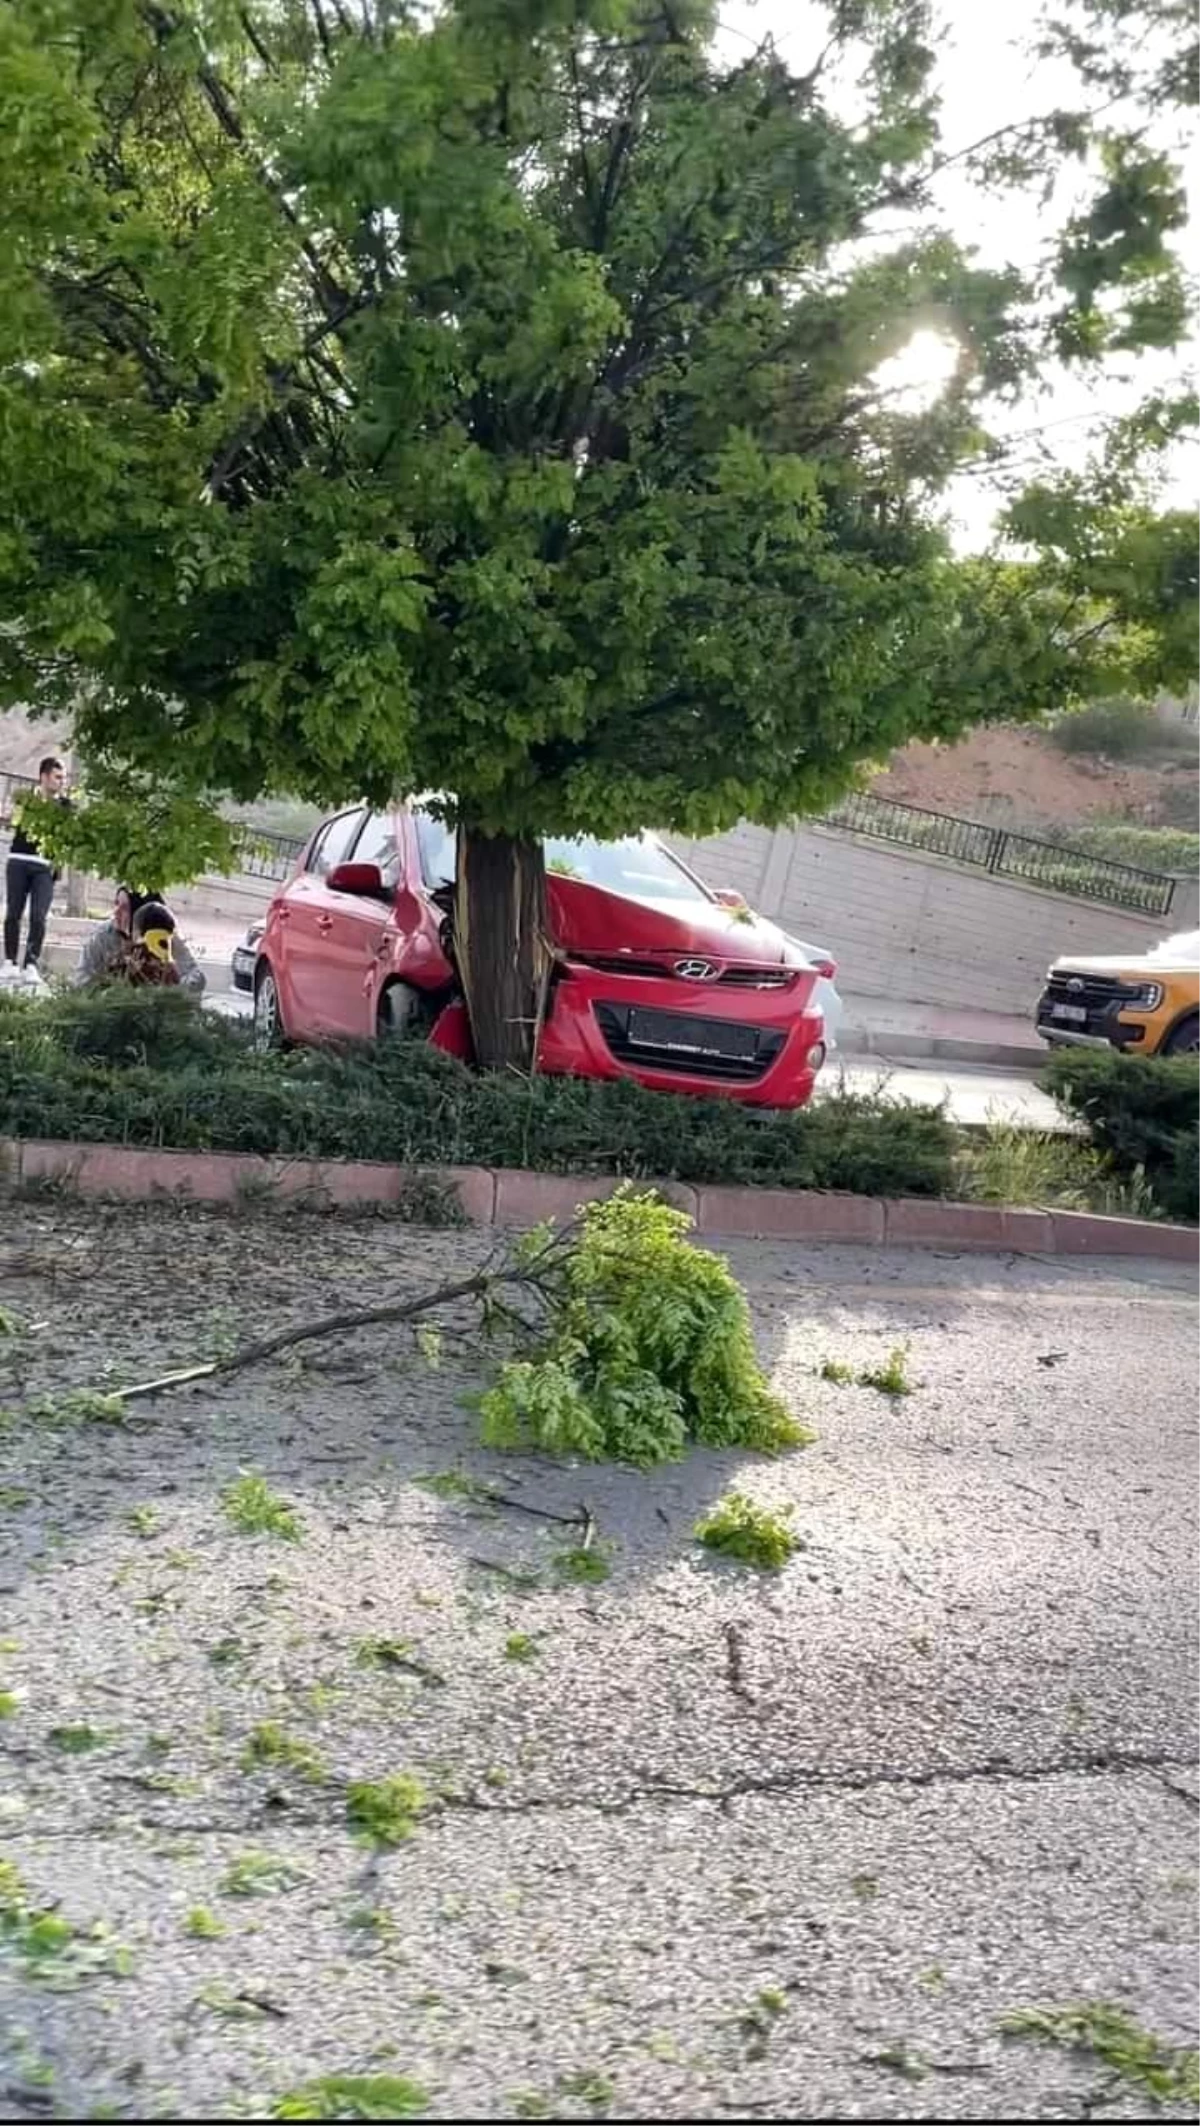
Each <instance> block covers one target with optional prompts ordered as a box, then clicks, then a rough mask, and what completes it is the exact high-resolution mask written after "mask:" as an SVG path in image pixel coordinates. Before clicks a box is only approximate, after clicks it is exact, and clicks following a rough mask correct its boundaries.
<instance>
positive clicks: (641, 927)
mask: <svg viewBox="0 0 1200 2126" xmlns="http://www.w3.org/2000/svg"><path fill="white" fill-rule="evenodd" d="M454 864H455V854H454V831H453V829H452V828H449V827H447V826H445V825H444V824H443V823H442V822H441V821H440V820H439V819H437V818H436V817H435V815H434V814H433V813H432V812H429V811H426V810H424V809H422V808H421V807H419V806H412V807H409V806H406V807H403V808H401V809H400V810H398V811H396V812H392V813H371V812H367V811H366V810H365V809H364V808H363V807H362V806H359V807H357V808H355V809H354V810H351V811H347V812H339V813H338V814H337V815H336V816H335V817H334V818H333V819H329V820H326V821H325V822H324V824H323V825H322V826H320V827H318V828H317V830H316V832H315V834H314V835H313V836H312V838H311V840H310V841H309V842H308V844H307V846H306V848H305V850H304V852H303V854H302V856H301V857H300V859H299V862H298V864H297V867H296V870H295V872H294V873H293V875H292V877H291V878H290V879H289V880H288V882H287V884H286V885H285V886H283V887H281V889H280V891H279V892H278V893H277V894H276V896H275V899H274V900H273V901H272V903H271V906H270V909H269V911H268V914H267V922H266V928H265V930H264V932H263V935H262V939H261V942H260V944H259V947H258V958H257V961H256V964H255V969H254V1012H255V1021H256V1024H257V1026H258V1029H259V1035H260V1038H261V1039H262V1040H263V1041H264V1042H271V1041H276V1040H280V1039H285V1040H291V1041H313V1040H331V1039H348V1038H358V1039H365V1038H368V1037H370V1036H372V1035H375V1034H379V1033H385V1032H393V1031H399V1030H400V1029H401V1028H403V1027H405V1026H407V1025H409V1024H410V1023H411V1022H413V1021H414V1020H418V1021H419V1020H424V1022H425V1023H426V1024H427V1025H428V1026H429V1027H430V1030H431V1039H432V1040H433V1041H434V1043H435V1044H436V1045H437V1046H439V1047H442V1048H446V1049H449V1050H450V1051H451V1052H452V1053H455V1054H463V1053H465V1052H466V1050H467V1047H468V1042H467V1034H466V1023H465V1014H464V1011H463V1006H462V1003H461V1001H460V1000H459V998H458V996H457V992H456V989H455V983H454V972H453V968H452V966H451V963H450V961H449V959H448V958H447V955H446V951H445V949H444V943H443V923H444V915H443V912H442V909H440V908H439V906H438V904H437V901H436V899H435V897H434V896H435V895H436V894H437V893H438V892H439V889H440V890H441V891H443V892H444V889H445V888H446V887H447V886H448V885H449V884H450V883H451V882H452V881H453V878H454ZM546 864H547V871H548V874H549V876H548V880H547V887H548V899H549V910H550V920H551V924H552V926H553V934H554V938H555V941H556V943H557V945H558V947H559V951H560V953H561V959H560V960H559V962H558V964H557V966H556V970H555V977H554V981H553V984H552V989H551V995H550V1002H549V1007H548V1010H547V1014H546V1021H545V1025H544V1027H543V1029H542V1036H541V1044H540V1047H539V1051H538V1067H539V1069H541V1070H544V1071H561V1072H567V1073H572V1074H574V1075H575V1076H578V1077H590V1078H636V1079H637V1080H638V1082H639V1083H640V1084H642V1085H647V1086H650V1087H652V1088H654V1089H655V1090H657V1091H669V1092H690V1093H710V1094H711V1093H724V1094H726V1095H728V1096H729V1097H730V1098H733V1099H737V1100H745V1101H752V1102H754V1103H756V1104H758V1105H761V1106H769V1107H799V1106H800V1105H801V1104H802V1103H803V1102H804V1101H805V1100H807V1099H808V1098H809V1096H810V1094H811V1093H812V1089H813V1084H814V1081H815V1079H816V1074H817V1072H818V1070H819V1069H820V1067H821V1065H822V1063H823V1062H824V1060H825V1043H824V1026H823V1020H822V1017H821V1012H820V1008H819V1006H817V1005H815V1004H814V1002H813V992H814V988H815V985H816V982H817V978H818V974H819V973H822V972H826V971H827V972H830V973H832V971H833V970H832V969H828V970H826V969H818V968H816V967H814V966H813V965H812V963H811V962H810V961H809V960H807V959H806V958H805V957H804V956H803V954H802V953H800V952H798V951H797V950H796V948H795V947H794V946H792V945H790V944H789V942H788V941H787V939H785V938H784V936H783V934H782V933H781V932H780V931H778V930H777V929H776V928H775V926H774V925H773V924H772V923H767V922H764V921H762V920H761V918H759V917H758V916H755V915H751V914H750V912H749V910H748V909H747V908H745V906H744V905H743V904H742V903H741V901H740V899H739V897H738V896H737V895H726V896H719V895H717V894H714V893H711V892H710V891H709V889H708V888H707V887H706V886H703V885H701V883H700V881H699V880H698V879H697V878H694V877H693V875H692V873H691V872H690V871H689V870H688V869H687V867H686V865H684V864H681V863H680V862H679V860H678V859H677V858H676V857H674V856H672V855H671V853H670V851H669V850H668V849H666V848H664V847H663V845H662V843H661V842H659V841H657V840H656V839H655V837H654V836H653V835H651V834H642V835H633V836H630V837H628V838H627V839H626V840H624V841H618V842H597V841H590V840H578V841H550V842H547V843H546Z"/></svg>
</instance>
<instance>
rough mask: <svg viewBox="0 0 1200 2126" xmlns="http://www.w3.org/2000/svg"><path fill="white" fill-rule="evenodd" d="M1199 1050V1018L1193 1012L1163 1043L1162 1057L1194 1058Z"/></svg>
mask: <svg viewBox="0 0 1200 2126" xmlns="http://www.w3.org/2000/svg"><path fill="white" fill-rule="evenodd" d="M1197 1050H1200V1017H1198V1016H1197V1014H1196V1013H1195V1012H1193V1013H1192V1015H1191V1017H1190V1019H1183V1020H1181V1021H1180V1024H1179V1025H1178V1026H1177V1027H1176V1028H1175V1031H1174V1033H1172V1034H1171V1035H1170V1036H1169V1037H1168V1039H1167V1040H1166V1041H1164V1043H1163V1054H1164V1056H1194V1055H1195V1054H1196V1052H1197Z"/></svg>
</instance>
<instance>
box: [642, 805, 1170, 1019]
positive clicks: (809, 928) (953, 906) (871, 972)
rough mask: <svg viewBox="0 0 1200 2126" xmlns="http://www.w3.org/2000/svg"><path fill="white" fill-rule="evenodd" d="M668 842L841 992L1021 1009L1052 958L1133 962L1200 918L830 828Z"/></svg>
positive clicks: (748, 830) (743, 831) (748, 831)
mask: <svg viewBox="0 0 1200 2126" xmlns="http://www.w3.org/2000/svg"><path fill="white" fill-rule="evenodd" d="M672 846H673V847H675V848H676V849H677V850H678V852H679V854H680V855H681V856H682V857H684V859H685V860H686V861H687V862H688V863H690V864H691V866H692V868H693V869H694V870H696V871H698V872H699V873H700V875H701V877H702V878H704V879H706V880H707V881H708V883H709V884H710V885H713V886H736V887H737V888H738V889H739V891H740V892H742V893H744V894H745V896H746V899H747V900H748V901H749V902H750V903H751V904H752V906H754V907H756V908H758V909H760V910H761V912H762V913H763V914H764V915H768V916H771V917H772V918H773V919H774V920H775V921H776V922H778V923H781V924H782V925H783V926H784V928H785V929H787V930H790V931H791V932H792V933H793V935H795V936H797V937H800V938H804V939H806V940H807V941H808V942H809V943H812V944H816V945H824V946H826V947H828V949H829V951H830V952H831V953H832V954H833V957H834V958H835V959H836V961H837V963H838V983H839V987H840V988H841V989H842V990H843V991H844V992H845V993H846V994H847V995H850V996H869V997H870V996H873V997H896V998H902V999H903V1000H904V1001H905V1002H907V1003H918V1004H946V1005H957V1006H962V1007H965V1008H969V1009H975V1010H979V1011H996V1012H1010V1013H1022V1012H1027V1011H1029V1010H1030V1009H1031V1008H1032V1005H1033V1002H1034V1000H1035V998H1036V997H1037V994H1038V991H1039V989H1040V988H1041V984H1042V979H1043V976H1044V975H1045V972H1046V968H1047V966H1048V965H1049V963H1050V961H1051V960H1052V959H1055V958H1057V956H1058V954H1059V953H1062V952H1071V951H1074V952H1080V953H1102V952H1122V951H1133V952H1140V951H1144V950H1145V949H1146V947H1147V946H1149V945H1152V944H1154V943H1155V941H1156V940H1157V939H1158V938H1160V937H1163V936H1164V935H1165V934H1166V932H1167V931H1169V930H1185V929H1189V928H1192V927H1194V925H1195V922H1196V914H1195V893H1194V889H1193V890H1192V892H1191V894H1190V896H1189V894H1188V892H1187V891H1186V890H1185V891H1184V892H1182V894H1180V893H1177V901H1178V902H1179V906H1178V907H1177V908H1175V909H1173V910H1172V912H1171V914H1170V916H1168V917H1165V918H1164V917H1162V916H1141V915H1129V914H1124V913H1121V912H1119V911H1118V910H1117V909H1114V908H1101V907H1093V906H1091V905H1090V904H1089V903H1088V902H1086V901H1077V900H1072V899H1070V898H1069V897H1068V896H1067V895H1066V894H1062V893H1047V892H1043V891H1041V890H1040V889H1039V888H1037V887H1034V886H1023V885H1019V884H1017V883H1016V882H1015V881H1013V880H1011V879H1000V878H992V877H991V876H990V875H989V874H988V873H987V872H985V871H967V870H962V869H960V868H959V867H958V866H957V865H955V864H952V863H948V862H946V861H945V860H944V859H942V858H939V857H936V856H927V855H925V854H924V853H923V852H920V853H918V852H915V851H909V850H903V851H902V850H897V849H893V848H888V847H886V846H885V845H882V844H880V843H878V842H872V841H868V840H865V839H859V838H858V837H857V836H855V835H851V834H846V833H842V832H838V831H835V830H833V829H830V828H823V827H815V826H805V827H778V828H776V829H774V830H771V829H770V828H767V827H750V826H742V827H735V828H734V829H733V831H732V832H731V833H729V834H720V835H717V836H716V837H715V838H714V839H713V840H711V841H680V840H678V839H674V840H673V843H672Z"/></svg>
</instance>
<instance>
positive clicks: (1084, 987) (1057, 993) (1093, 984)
mask: <svg viewBox="0 0 1200 2126" xmlns="http://www.w3.org/2000/svg"><path fill="white" fill-rule="evenodd" d="M1076 983H1078V984H1080V985H1081V986H1080V987H1078V988H1076V987H1075V984H1076ZM1138 993H1139V992H1138V985H1137V984H1136V983H1129V982H1122V981H1120V980H1119V979H1118V977H1117V976H1116V975H1111V974H1072V973H1071V971H1070V969H1069V968H1067V969H1066V970H1065V971H1064V972H1062V973H1060V974H1052V975H1051V976H1050V979H1049V981H1048V982H1047V984H1046V988H1045V992H1044V994H1043V998H1042V1002H1043V1003H1044V1004H1078V1005H1081V1006H1082V1007H1083V1008H1084V1009H1085V1010H1086V1011H1089V1012H1092V1011H1104V1010H1106V1009H1107V1007H1108V1005H1110V1004H1118V1003H1120V1002H1121V1001H1122V999H1123V998H1125V997H1135V996H1137V995H1138Z"/></svg>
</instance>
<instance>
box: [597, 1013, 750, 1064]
mask: <svg viewBox="0 0 1200 2126" xmlns="http://www.w3.org/2000/svg"><path fill="white" fill-rule="evenodd" d="M627 1038H628V1040H629V1044H630V1046H631V1047H632V1048H658V1049H666V1050H668V1051H669V1053H670V1054H671V1055H676V1056H728V1057H731V1058H733V1059H734V1060H735V1061H737V1062H742V1063H749V1062H752V1061H753V1059H754V1057H755V1055H756V1054H757V1052H758V1036H757V1035H756V1033H755V1032H754V1029H753V1027H751V1026H725V1025H723V1024H722V1023H721V1021H720V1020H714V1019H685V1018H683V1017H679V1018H677V1017H676V1016H675V1015H674V1013H672V1012H667V1011H631V1012H630V1014H629V1032H628V1037H627Z"/></svg>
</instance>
